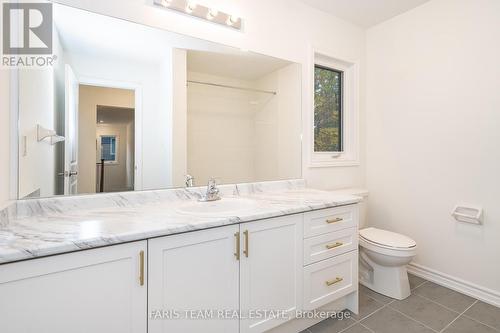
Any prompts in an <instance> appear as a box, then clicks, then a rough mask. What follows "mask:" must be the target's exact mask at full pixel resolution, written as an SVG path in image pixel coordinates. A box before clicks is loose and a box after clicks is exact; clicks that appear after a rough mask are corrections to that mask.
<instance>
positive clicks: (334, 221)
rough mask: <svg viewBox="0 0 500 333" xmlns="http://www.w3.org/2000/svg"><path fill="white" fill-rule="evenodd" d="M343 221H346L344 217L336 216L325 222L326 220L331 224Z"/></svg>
mask: <svg viewBox="0 0 500 333" xmlns="http://www.w3.org/2000/svg"><path fill="white" fill-rule="evenodd" d="M342 221H344V219H343V218H341V217H336V218H334V219H328V220H326V221H325V222H326V223H328V224H331V223H337V222H342Z"/></svg>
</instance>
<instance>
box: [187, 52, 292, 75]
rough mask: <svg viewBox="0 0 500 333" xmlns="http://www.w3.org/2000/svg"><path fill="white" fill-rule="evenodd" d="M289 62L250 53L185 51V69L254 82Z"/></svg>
mask: <svg viewBox="0 0 500 333" xmlns="http://www.w3.org/2000/svg"><path fill="white" fill-rule="evenodd" d="M289 64H290V62H288V61H286V60H281V59H277V58H272V57H268V56H264V55H261V54H257V53H252V52H242V53H240V54H230V53H217V52H207V51H193V50H188V51H187V68H188V70H189V71H193V72H200V73H206V74H212V75H218V76H224V77H230V78H234V79H241V80H256V79H259V78H261V77H262V76H264V75H266V74H269V73H272V72H274V71H276V70H278V69H280V68H283V67H285V66H287V65H289Z"/></svg>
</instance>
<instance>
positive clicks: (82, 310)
mask: <svg viewBox="0 0 500 333" xmlns="http://www.w3.org/2000/svg"><path fill="white" fill-rule="evenodd" d="M146 244H147V242H146V241H140V242H134V243H129V244H121V245H116V246H110V247H106V248H100V249H92V250H86V251H81V252H75V253H70V254H63V255H56V256H52V257H47V258H40V259H36V260H29V261H24V262H18V263H12V264H5V265H0V332H6V333H7V332H9V333H21V332H22V333H39V332H50V333H68V332H74V333H77V332H82V333H83V332H93V333H146V331H147V276H146V271H145V270H143V269H142V268H145V262H144V261H145V260H146ZM143 263H144V265H143Z"/></svg>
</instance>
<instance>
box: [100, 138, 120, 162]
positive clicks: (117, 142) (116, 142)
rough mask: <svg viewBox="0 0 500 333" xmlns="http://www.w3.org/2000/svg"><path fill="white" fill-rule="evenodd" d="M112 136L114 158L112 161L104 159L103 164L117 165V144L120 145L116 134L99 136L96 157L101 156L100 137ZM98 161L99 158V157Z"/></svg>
mask: <svg viewBox="0 0 500 333" xmlns="http://www.w3.org/2000/svg"><path fill="white" fill-rule="evenodd" d="M110 136H111V137H114V138H115V160H114V161H104V164H113V165H118V164H119V162H118V158H119V156H118V151H119V150H118V149H119V145H120V137H119V136H118V134H102V135H100V136H99V145H98V149H97V150H98V153H97V154H98V155H97V156H98V157H101V156H102V150H101V147H102V141H101V140H102V138H103V137H110ZM99 161H100V159H99Z"/></svg>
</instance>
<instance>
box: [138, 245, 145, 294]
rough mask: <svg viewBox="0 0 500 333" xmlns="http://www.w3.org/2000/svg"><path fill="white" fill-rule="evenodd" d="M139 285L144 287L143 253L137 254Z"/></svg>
mask: <svg viewBox="0 0 500 333" xmlns="http://www.w3.org/2000/svg"><path fill="white" fill-rule="evenodd" d="M139 284H140V285H141V286H143V285H144V251H141V252H139Z"/></svg>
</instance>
